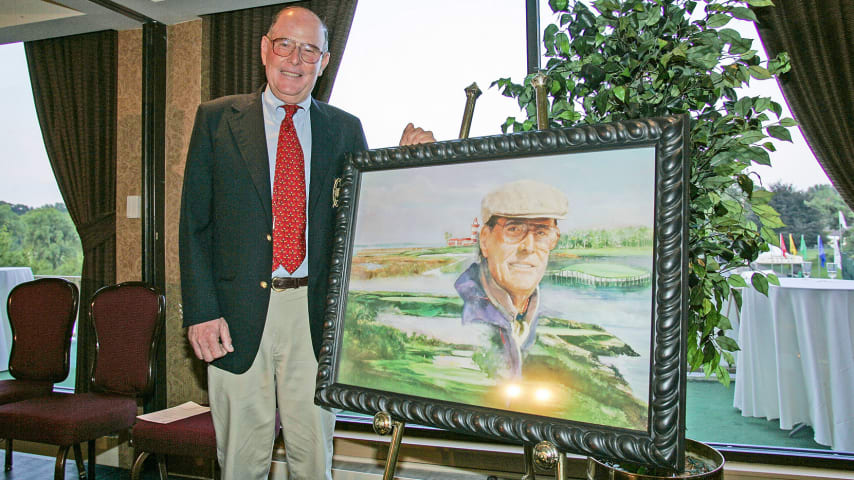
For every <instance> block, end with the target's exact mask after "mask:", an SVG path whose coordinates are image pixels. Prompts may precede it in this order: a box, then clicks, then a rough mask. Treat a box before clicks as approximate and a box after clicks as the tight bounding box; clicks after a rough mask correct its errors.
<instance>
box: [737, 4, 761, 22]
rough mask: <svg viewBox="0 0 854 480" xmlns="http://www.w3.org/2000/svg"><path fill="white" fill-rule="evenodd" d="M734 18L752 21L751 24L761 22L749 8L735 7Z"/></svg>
mask: <svg viewBox="0 0 854 480" xmlns="http://www.w3.org/2000/svg"><path fill="white" fill-rule="evenodd" d="M732 16H733V17H735V18H740V19H742V20H750V21H751V22H758V21H759V20H757V18H756V14H755V13H753V11H752V10H750V9H749V8H747V7H735V8H733V9H732Z"/></svg>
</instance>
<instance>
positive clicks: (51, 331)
mask: <svg viewBox="0 0 854 480" xmlns="http://www.w3.org/2000/svg"><path fill="white" fill-rule="evenodd" d="M79 295H80V294H79V293H78V290H77V286H76V285H74V284H73V283H71V282H69V281H67V280H64V279H62V278H41V279H39V280H33V281H31V282H25V283H21V284H19V285H17V286H15V288H13V289H12V291H11V292H10V293H9V299H8V301H7V302H6V311H7V313H8V316H9V324H10V326H11V327H12V351H11V354H10V355H9V373H10V374H12V377H13V378H12V379H11V380H0V404H5V403H11V402H17V401H19V400H26V399H28V398H32V397H38V396H42V395H48V394H50V393H51V392H52V391H53V384H54V383H56V382H61V381H63V380H65V378H66V377H68V370H69V365H70V359H71V334H72V331H73V329H74V319H75V318H76V317H77V303H78V300H79ZM8 449H9V448H8V447H7V450H8Z"/></svg>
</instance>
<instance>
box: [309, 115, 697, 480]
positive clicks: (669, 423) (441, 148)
mask: <svg viewBox="0 0 854 480" xmlns="http://www.w3.org/2000/svg"><path fill="white" fill-rule="evenodd" d="M687 132H688V119H687V118H686V117H682V116H674V117H662V118H653V119H644V120H635V121H623V122H617V123H610V124H602V125H593V126H584V127H577V128H564V129H552V130H543V131H534V132H526V133H518V134H508V135H498V136H490V137H482V138H473V139H466V140H454V141H447V142H437V143H434V144H428V145H419V146H409V147H398V148H388V149H378V150H370V151H366V152H361V153H357V154H354V155H352V156H351V157H350V158H349V161H348V162H347V164H346V166H345V168H344V172H343V176H342V178H341V181H340V190H339V197H338V200H337V202H338V207H337V208H338V210H337V214H336V217H335V219H336V220H335V221H336V237H335V239H334V242H335V247H334V258H333V259H332V260H333V261H332V268H333V269H332V273H331V276H330V294H329V298H328V310H327V312H326V318H325V330H324V344H323V348H322V350H321V357H320V360H319V371H318V383H317V391H316V396H315V399H316V402H317V403H319V404H321V405H325V406H329V407H336V408H341V409H345V410H351V411H356V412H361V413H365V414H368V415H373V414H376V413H378V412H380V411H385V412H388V413H389V414H390V415H391V416H392V417H393V418H395V419H396V420H399V421H404V422H409V423H415V424H421V425H427V426H432V427H438V428H441V429H446V430H450V431H456V432H461V433H467V434H473V435H477V436H482V437H486V438H494V439H500V440H503V441H509V442H514V443H519V444H527V445H533V444H536V443H538V442H540V441H543V440H547V441H550V442H552V443H553V444H554V445H555V446H557V448H558V449H559V450H562V451H566V452H570V453H577V454H584V455H591V456H594V457H597V458H602V459H609V460H613V461H618V462H632V463H640V464H650V465H658V466H664V467H670V468H676V467H677V465H679V464H680V463H681V462H683V461H684V450H685V439H684V430H685V428H684V427H685V382H686V361H685V341H684V335H685V326H684V324H683V322H684V320H683V317H684V313H685V311H686V308H687V293H686V292H687V275H686V266H687V261H686V258H687V219H688V211H689V210H688V191H687V189H688V175H689V170H690V168H689V164H688V157H689V145H688V140H687V139H688V133H687Z"/></svg>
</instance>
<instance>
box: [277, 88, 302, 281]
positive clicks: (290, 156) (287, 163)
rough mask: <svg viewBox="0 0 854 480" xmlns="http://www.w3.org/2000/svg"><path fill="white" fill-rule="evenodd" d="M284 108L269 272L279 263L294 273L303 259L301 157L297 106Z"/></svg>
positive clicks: (278, 154) (280, 132)
mask: <svg viewBox="0 0 854 480" xmlns="http://www.w3.org/2000/svg"><path fill="white" fill-rule="evenodd" d="M284 108H285V119H284V120H282V126H281V127H279V144H278V147H277V148H276V174H275V177H274V181H273V271H275V270H276V269H277V268H279V265H281V266H283V267H285V270H287V271H288V273H294V271H296V269H297V268H298V267H299V266H300V264H302V261H303V259H304V258H305V160H304V159H303V154H302V147H300V144H299V139H297V132H296V129H294V113H296V111H297V109H299V108H301V107H299V106H298V105H284Z"/></svg>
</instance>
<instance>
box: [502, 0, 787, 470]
mask: <svg viewBox="0 0 854 480" xmlns="http://www.w3.org/2000/svg"><path fill="white" fill-rule="evenodd" d="M549 6H550V7H551V9H552V10H553V12H554V13H555V18H556V20H557V23H556V24H550V25H548V26H547V27H546V28H545V31H544V35H543V43H544V46H545V55H546V57H547V58H548V62H547V64H546V66H545V70H544V72H543V73H545V74H546V76H547V79H546V87H547V89H548V95H549V112H548V117H549V124H550V126H552V127H563V126H575V125H580V124H597V123H604V122H610V121H618V120H626V119H636V118H645V117H656V116H662V115H671V114H680V113H684V114H688V115H689V116H690V118H691V120H692V125H691V132H690V137H691V142H692V146H693V150H692V154H691V164H692V171H691V179H690V182H691V185H690V199H691V211H690V219H689V222H690V227H689V250H690V251H689V289H690V312H689V314H688V318H687V319H686V321H687V328H686V329H687V331H688V338H687V341H688V346H687V350H688V362H689V365H690V367H691V369H692V370H699V369H702V370H703V371H704V372H705V374H706V375H707V376H711V375H713V374H714V375H716V377H717V379H718V380H719V381H720V382H721V383H723V384H724V385H729V382H730V376H729V371H728V370H727V368H726V367H725V366H724V365H723V363H722V359H723V360H724V361H726V362H727V363H728V364H730V365H731V364H733V361H734V359H733V354H732V352H734V351H736V350H738V345H737V343H736V341H735V340H734V339H733V338H732V337H731V336H729V335H728V331H730V330H731V329H732V325H731V324H730V320H729V318H727V316H726V314H725V313H724V311H723V307H724V305H725V303H726V302H727V301H728V300H729V301H733V302H735V303H736V304H737V305H738V307H739V308H740V307H741V294H740V291H739V290H738V288H740V287H746V286H748V285H747V283H746V281H745V280H744V279H743V277H741V276H739V275H730V274H731V273H732V272H734V271H736V270H738V269H740V268H743V267H746V266H748V265H749V263H750V262H751V261H753V260H755V259H756V257H757V256H758V255H759V253H761V252H763V251H767V250H768V243H769V242H772V241H773V240H774V238H775V235H774V232H773V229H774V228H777V227H779V226H782V222H781V221H780V218H779V215H778V214H777V212H776V211H774V209H773V208H772V207H771V206H770V205H769V204H768V201H769V200H770V196H771V194H770V193H769V192H767V191H764V190H758V189H754V180H755V178H756V177H755V176H753V175H751V174H750V173H749V171H748V167H750V166H751V165H752V164H754V163H756V164H762V165H768V164H770V155H769V153H770V152H773V151H774V145H773V144H772V143H771V142H770V141H769V140H770V139H769V137H774V138H777V139H780V140H786V141H791V136H790V133H789V131H788V128H790V127H792V126H794V125H795V121H794V120H792V119H790V118H781V115H782V107H781V105H779V104H778V103H776V102H773V101H771V100H770V99H769V98H762V97H748V96H742V97H740V96H739V95H738V92H737V91H736V88H739V87H742V86H745V85H747V84H748V82H750V81H760V80H769V79H773V78H775V77H776V76H777V75H779V74H782V73H784V72H786V71H788V70H789V68H790V65H789V61H788V56H787V55H786V54H785V53H783V54H780V55H779V56H777V57H776V58H773V59H770V60H767V61H762V59H761V58H760V56H759V54H758V53H757V50H756V47H754V46H753V45H752V40H750V39H746V38H743V37H742V36H741V35H740V34H739V33H738V32H737V31H736V30H735V29H733V28H731V25H729V24H730V22H731V21H732V20H733V19H740V20H747V21H756V17H755V15H754V12H753V11H752V10H751V7H768V6H772V2H771V0H702V1H695V0H592V1H586V0H585V1H581V0H549ZM534 77H535V75H534V74H532V75H528V76H527V77H526V78H525V79H524V81H523V82H522V83H514V82H513V81H512V80H511V79H510V78H502V79H499V80H497V81H495V82H493V84H492V85H493V86H497V87H498V88H499V89H500V90H501V92H502V94H503V95H505V96H508V97H513V98H516V99H517V100H518V103H519V106H520V107H521V108H522V111H523V112H524V113H525V116H523V117H522V118H519V119H517V118H514V117H510V118H508V119H507V121H506V122H505V123H504V125H503V126H502V129H503V130H504V131H505V132H507V131H508V130H511V129H512V130H513V131H526V130H531V129H534V128H536V125H537V124H536V104H535V93H534V86H533V85H532V79H533V78H534ZM756 217H758V219H759V221H760V223H761V225H759V224H757V222H755V221H754V220H755V219H756ZM751 283H752V286H753V287H754V288H756V289H757V290H759V291H760V292H763V293H765V294H767V292H768V284H769V283H774V284H779V282H778V280H777V278H776V277H775V276H774V275H764V274H761V273H756V274H754V275H753V276H752V277H751ZM689 450H690V447H689ZM589 475H592V474H590V473H589ZM590 478H599V477H594V476H591V477H590ZM611 478H614V477H611ZM616 478H644V477H641V476H631V477H619V476H617V477H616ZM646 478H658V477H654V476H651V477H646ZM703 478H706V477H703Z"/></svg>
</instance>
